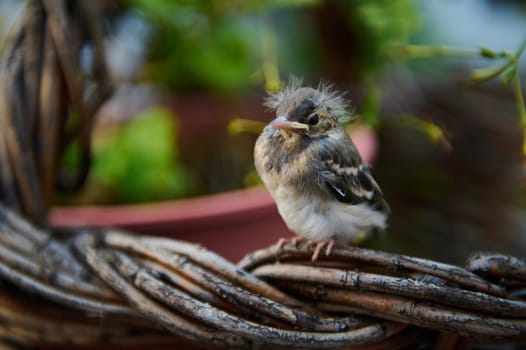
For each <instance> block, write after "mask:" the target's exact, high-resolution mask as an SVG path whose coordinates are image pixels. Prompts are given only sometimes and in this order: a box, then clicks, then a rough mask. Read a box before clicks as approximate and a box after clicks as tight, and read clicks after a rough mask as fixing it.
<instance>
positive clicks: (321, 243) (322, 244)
mask: <svg viewBox="0 0 526 350" xmlns="http://www.w3.org/2000/svg"><path fill="white" fill-rule="evenodd" d="M325 246H326V247H327V248H326V249H325V255H327V256H329V255H331V253H332V248H333V247H334V239H327V240H323V241H318V242H317V243H316V248H315V249H314V253H313V254H312V259H311V260H312V262H313V263H315V262H316V261H317V260H318V257H319V256H320V253H321V250H322V249H323V247H325Z"/></svg>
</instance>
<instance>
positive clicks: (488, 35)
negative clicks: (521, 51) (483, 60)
mask: <svg viewBox="0 0 526 350" xmlns="http://www.w3.org/2000/svg"><path fill="white" fill-rule="evenodd" d="M417 4H418V6H419V9H420V13H421V15H422V19H423V21H424V23H425V26H426V27H427V28H428V30H429V31H430V34H431V36H432V37H431V38H429V39H431V40H433V43H436V44H444V45H452V46H460V47H481V46H484V47H488V48H491V49H493V50H496V51H499V50H506V51H515V50H516V49H517V48H518V47H519V46H520V44H521V43H522V41H523V40H524V39H525V38H526V27H525V25H524V24H525V21H526V14H525V13H524V8H521V7H519V6H517V5H514V4H513V3H509V2H504V1H503V2H497V1H493V2H489V1H481V0H418V2H417ZM523 59H524V57H523Z"/></svg>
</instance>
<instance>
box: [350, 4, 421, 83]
mask: <svg viewBox="0 0 526 350" xmlns="http://www.w3.org/2000/svg"><path fill="white" fill-rule="evenodd" d="M342 4H345V6H346V7H347V11H348V13H349V26H353V27H354V28H355V29H354V31H355V32H356V33H359V35H360V40H359V46H358V48H359V52H360V56H361V60H360V65H361V67H360V71H362V72H364V73H368V72H377V71H378V68H382V67H383V66H384V64H385V63H386V60H387V59H388V58H389V56H390V52H391V50H392V49H393V47H396V46H398V45H401V44H404V43H408V42H409V41H410V39H411V36H412V34H413V33H414V31H415V30H416V29H417V28H418V25H419V21H418V15H417V12H416V7H415V1H414V0H376V1H369V0H356V1H342Z"/></svg>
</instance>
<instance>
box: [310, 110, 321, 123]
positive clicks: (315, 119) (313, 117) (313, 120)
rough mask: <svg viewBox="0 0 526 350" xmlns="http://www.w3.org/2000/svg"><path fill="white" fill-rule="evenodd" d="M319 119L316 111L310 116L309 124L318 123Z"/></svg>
mask: <svg viewBox="0 0 526 350" xmlns="http://www.w3.org/2000/svg"><path fill="white" fill-rule="evenodd" d="M319 121H320V117H319V116H318V114H316V113H313V114H311V115H309V118H307V124H309V125H316V124H318V122H319Z"/></svg>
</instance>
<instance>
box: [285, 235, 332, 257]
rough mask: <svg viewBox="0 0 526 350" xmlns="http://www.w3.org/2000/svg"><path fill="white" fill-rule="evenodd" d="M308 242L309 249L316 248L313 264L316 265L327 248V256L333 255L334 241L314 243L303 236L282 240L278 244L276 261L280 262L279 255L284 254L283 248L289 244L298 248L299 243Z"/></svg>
mask: <svg viewBox="0 0 526 350" xmlns="http://www.w3.org/2000/svg"><path fill="white" fill-rule="evenodd" d="M302 242H306V244H307V249H311V247H312V246H314V253H313V254H312V258H311V260H312V262H313V263H316V261H318V258H319V256H320V254H321V252H322V250H323V248H324V247H325V255H326V256H329V255H331V253H332V248H333V247H334V240H333V239H328V240H323V241H313V240H308V239H306V238H304V237H301V236H296V237H293V238H280V239H279V240H278V243H276V259H277V260H279V255H280V254H281V253H283V248H284V247H285V246H286V245H287V244H289V243H292V244H293V245H294V246H295V247H296V248H298V245H299V243H302Z"/></svg>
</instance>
